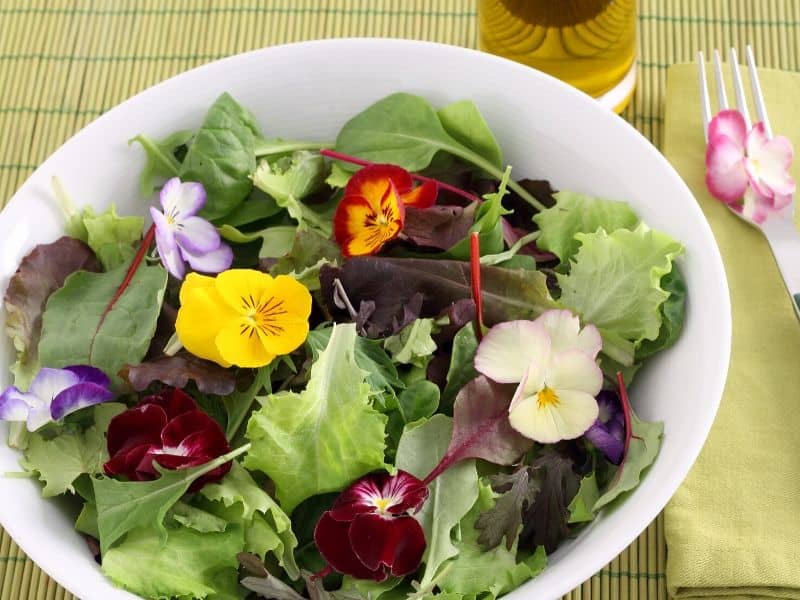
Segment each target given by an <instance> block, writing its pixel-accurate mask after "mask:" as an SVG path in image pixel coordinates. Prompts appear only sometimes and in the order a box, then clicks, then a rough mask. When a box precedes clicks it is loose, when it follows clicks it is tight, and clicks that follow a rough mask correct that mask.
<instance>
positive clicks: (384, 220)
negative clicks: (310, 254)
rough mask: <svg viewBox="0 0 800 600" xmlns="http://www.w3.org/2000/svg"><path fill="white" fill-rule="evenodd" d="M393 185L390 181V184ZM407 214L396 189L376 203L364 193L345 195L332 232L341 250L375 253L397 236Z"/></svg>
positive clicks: (346, 253)
mask: <svg viewBox="0 0 800 600" xmlns="http://www.w3.org/2000/svg"><path fill="white" fill-rule="evenodd" d="M389 187H390V188H391V185H389ZM404 218H405V214H404V210H403V208H402V204H401V203H400V200H399V198H398V196H397V194H396V193H393V192H391V193H387V197H386V199H379V200H378V203H377V204H375V203H373V202H371V201H370V200H368V199H367V198H365V197H364V196H347V195H346V196H345V197H344V198H342V200H341V201H340V202H339V205H338V206H337V207H336V212H335V213H334V216H333V233H334V237H335V239H336V243H337V244H339V247H340V248H341V249H342V254H344V256H346V257H350V256H366V255H370V254H375V253H377V252H379V251H380V250H381V248H383V246H384V245H385V244H386V243H387V242H389V241H391V240H393V239H394V238H396V237H397V236H398V235H399V234H400V231H401V230H402V228H403V222H404Z"/></svg>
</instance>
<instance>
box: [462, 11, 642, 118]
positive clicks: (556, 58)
mask: <svg viewBox="0 0 800 600" xmlns="http://www.w3.org/2000/svg"><path fill="white" fill-rule="evenodd" d="M478 19H479V25H480V45H481V49H482V50H485V51H487V52H491V53H492V54H497V55H499V56H504V57H506V58H510V59H512V60H515V61H517V62H521V63H523V64H526V65H528V66H531V67H533V68H535V69H539V70H540V71H544V72H545V73H549V74H550V75H553V76H554V77H558V78H559V79H561V80H563V81H566V82H567V83H569V84H571V85H573V86H575V87H577V88H578V89H581V90H583V91H584V92H586V93H587V94H590V95H592V96H594V97H596V98H598V97H601V96H603V95H604V94H607V93H608V92H610V91H611V90H613V89H614V88H615V87H617V86H620V85H625V84H624V83H623V80H625V81H626V82H627V81H630V84H629V86H628V87H629V89H624V90H622V94H621V96H619V99H621V101H620V102H618V103H616V105H615V107H614V108H615V109H616V110H618V111H621V110H622V109H623V108H624V107H625V105H626V104H627V102H628V100H629V99H630V94H631V93H632V92H633V77H632V76H628V77H627V78H626V75H629V72H630V71H631V68H632V66H633V64H634V60H635V57H636V0H478Z"/></svg>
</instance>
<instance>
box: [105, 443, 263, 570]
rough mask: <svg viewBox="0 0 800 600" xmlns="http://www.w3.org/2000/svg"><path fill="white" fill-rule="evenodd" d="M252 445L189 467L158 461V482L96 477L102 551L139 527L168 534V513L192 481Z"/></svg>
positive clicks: (155, 464)
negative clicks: (166, 465)
mask: <svg viewBox="0 0 800 600" xmlns="http://www.w3.org/2000/svg"><path fill="white" fill-rule="evenodd" d="M248 448H249V444H248V445H245V446H242V447H241V448H237V449H236V450H232V451H231V452H228V453H227V454H225V455H223V456H220V457H219V458H215V459H214V460H212V461H209V462H207V463H206V464H204V465H200V466H197V467H192V468H189V469H176V470H168V469H163V468H161V467H160V466H159V465H158V464H157V463H154V466H155V468H156V470H158V472H159V473H160V474H161V476H160V477H159V478H158V479H156V480H154V481H117V480H116V479H110V478H108V477H105V476H103V477H99V478H95V479H92V487H93V488H94V497H95V502H96V504H97V526H98V529H99V532H100V550H101V552H102V554H103V555H104V556H105V554H106V550H108V548H110V547H111V546H112V545H113V544H114V542H116V541H117V540H119V539H120V538H121V537H122V536H123V535H125V534H126V533H128V532H129V531H131V530H132V529H135V528H137V527H153V528H157V529H158V530H159V531H161V532H162V534H164V535H166V529H165V527H164V516H165V515H166V514H167V511H168V510H169V509H170V508H171V507H172V506H173V505H174V504H175V503H176V502H177V501H178V500H179V499H180V498H181V496H183V495H184V494H185V493H186V490H188V489H189V486H190V485H191V484H192V482H193V481H195V480H196V479H197V478H198V477H201V476H203V475H205V474H206V473H208V472H209V471H213V470H214V469H216V468H217V467H219V466H220V465H224V464H225V463H226V462H228V461H229V460H232V459H234V458H236V457H237V456H239V455H240V454H242V453H243V452H246V451H247V450H248Z"/></svg>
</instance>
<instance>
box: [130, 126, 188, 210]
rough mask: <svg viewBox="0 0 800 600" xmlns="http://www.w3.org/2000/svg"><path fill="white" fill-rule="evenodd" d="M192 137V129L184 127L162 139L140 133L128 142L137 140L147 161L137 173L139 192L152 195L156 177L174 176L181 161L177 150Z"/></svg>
mask: <svg viewBox="0 0 800 600" xmlns="http://www.w3.org/2000/svg"><path fill="white" fill-rule="evenodd" d="M192 137H194V131H193V130H191V129H184V130H181V131H176V132H175V133H173V134H171V135H169V136H167V137H165V138H164V139H163V140H154V139H153V138H151V137H148V136H146V135H144V134H143V133H140V134H139V135H137V136H136V137H135V138H133V139H131V140H130V141H129V142H128V143H129V144H132V143H134V142H137V143H139V144H141V146H142V148H143V149H144V151H145V155H146V158H147V162H146V163H145V166H144V169H142V173H141V175H139V193H140V194H141V195H142V196H144V197H145V198H149V197H150V196H152V195H153V192H154V191H155V189H156V179H169V178H170V177H176V176H177V175H178V174H179V173H180V170H181V161H180V160H178V150H180V149H181V148H182V147H185V146H186V145H187V144H189V143H190V142H191V140H192Z"/></svg>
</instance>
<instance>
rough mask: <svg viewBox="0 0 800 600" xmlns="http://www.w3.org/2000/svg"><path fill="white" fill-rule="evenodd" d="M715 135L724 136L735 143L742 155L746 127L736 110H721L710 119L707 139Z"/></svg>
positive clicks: (742, 117) (740, 114)
mask: <svg viewBox="0 0 800 600" xmlns="http://www.w3.org/2000/svg"><path fill="white" fill-rule="evenodd" d="M717 135H724V136H725V137H727V138H728V139H730V140H731V141H732V142H733V143H735V144H736V145H737V146H738V147H739V148H741V150H742V154H744V148H745V141H746V138H747V125H746V124H745V122H744V116H742V113H740V112H739V111H738V110H723V111H720V112H719V113H717V115H716V116H715V117H714V118H713V119H711V123H709V124H708V138H709V139H711V138H712V137H715V136H717Z"/></svg>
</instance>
